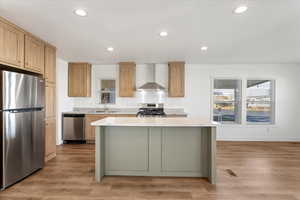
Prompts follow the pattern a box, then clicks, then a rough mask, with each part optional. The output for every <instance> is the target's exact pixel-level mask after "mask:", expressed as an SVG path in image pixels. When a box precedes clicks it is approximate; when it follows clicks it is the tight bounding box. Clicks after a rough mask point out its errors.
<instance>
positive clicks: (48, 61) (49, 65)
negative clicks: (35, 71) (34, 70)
mask: <svg viewBox="0 0 300 200" xmlns="http://www.w3.org/2000/svg"><path fill="white" fill-rule="evenodd" d="M55 73H56V48H55V47H53V46H51V45H48V44H47V45H46V46H45V80H46V82H47V83H51V84H55V82H56V79H55V77H56V74H55Z"/></svg>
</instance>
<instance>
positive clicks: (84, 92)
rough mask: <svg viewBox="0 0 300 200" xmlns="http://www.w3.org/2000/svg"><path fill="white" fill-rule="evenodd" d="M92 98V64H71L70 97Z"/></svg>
mask: <svg viewBox="0 0 300 200" xmlns="http://www.w3.org/2000/svg"><path fill="white" fill-rule="evenodd" d="M90 96H91V64H89V63H69V97H90Z"/></svg>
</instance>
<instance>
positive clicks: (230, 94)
mask: <svg viewBox="0 0 300 200" xmlns="http://www.w3.org/2000/svg"><path fill="white" fill-rule="evenodd" d="M241 86H242V81H241V80H233V79H215V80H214V89H213V101H214V104H213V120H214V121H217V122H221V123H241V113H242V103H241V102H242V98H241V94H242V93H241V88H242V87H241ZM273 87H274V81H272V80H247V88H246V97H245V100H246V102H245V104H246V105H245V107H246V121H247V122H248V123H269V124H271V123H274V97H273V96H274V94H273Z"/></svg>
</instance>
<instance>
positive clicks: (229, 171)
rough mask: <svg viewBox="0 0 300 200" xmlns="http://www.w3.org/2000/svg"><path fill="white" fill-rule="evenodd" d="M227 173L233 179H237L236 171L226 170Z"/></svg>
mask: <svg viewBox="0 0 300 200" xmlns="http://www.w3.org/2000/svg"><path fill="white" fill-rule="evenodd" d="M226 172H227V173H228V174H229V175H230V176H233V177H237V175H236V173H234V171H232V170H231V169H226Z"/></svg>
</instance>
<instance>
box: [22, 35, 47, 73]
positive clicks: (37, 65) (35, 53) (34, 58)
mask: <svg viewBox="0 0 300 200" xmlns="http://www.w3.org/2000/svg"><path fill="white" fill-rule="evenodd" d="M44 48H45V46H44V42H43V41H41V40H39V39H37V38H35V37H33V36H31V35H25V69H28V70H31V71H34V72H37V73H40V74H44V63H45V62H44V59H45V58H44V51H45V49H44Z"/></svg>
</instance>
